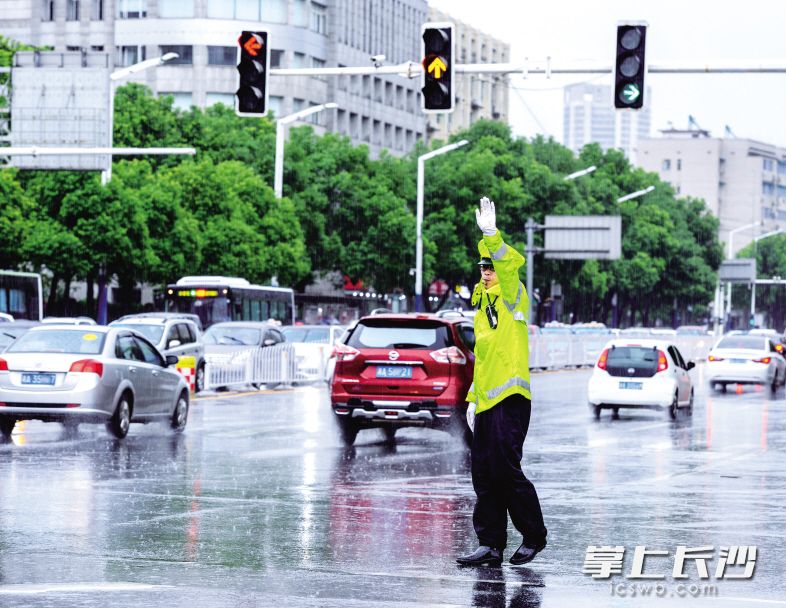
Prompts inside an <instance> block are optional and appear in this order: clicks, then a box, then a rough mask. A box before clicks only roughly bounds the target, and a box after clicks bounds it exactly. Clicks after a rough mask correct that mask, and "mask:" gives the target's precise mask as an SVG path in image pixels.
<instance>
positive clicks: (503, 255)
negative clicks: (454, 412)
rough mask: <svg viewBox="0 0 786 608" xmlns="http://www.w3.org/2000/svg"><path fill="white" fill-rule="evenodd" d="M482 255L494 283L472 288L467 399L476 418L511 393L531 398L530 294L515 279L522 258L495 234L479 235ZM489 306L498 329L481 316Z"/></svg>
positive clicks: (522, 260)
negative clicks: (471, 366)
mask: <svg viewBox="0 0 786 608" xmlns="http://www.w3.org/2000/svg"><path fill="white" fill-rule="evenodd" d="M478 251H479V252H480V256H481V257H489V258H491V259H492V260H493V261H494V270H495V271H496V273H497V278H498V279H499V283H498V284H497V285H494V286H493V287H491V288H490V289H488V290H486V289H484V287H483V283H478V284H477V285H475V290H474V292H473V294H472V304H473V305H475V306H478V304H479V307H478V311H477V313H476V314H475V376H474V379H473V383H472V386H471V387H470V389H469V393H468V394H467V401H470V402H473V403H476V404H477V407H476V409H475V414H480V413H481V412H484V411H486V410H489V409H491V408H492V407H494V406H495V405H497V404H498V403H499V402H500V401H502V400H503V399H505V398H506V397H510V396H511V395H516V394H519V395H524V396H525V397H526V398H527V399H531V398H532V396H531V394H530V386H529V332H528V329H527V320H528V319H527V316H528V315H529V296H528V295H527V290H526V289H525V288H524V285H523V284H522V282H521V281H520V280H519V268H520V267H522V266H523V265H524V258H523V257H522V255H521V254H520V253H519V252H518V251H516V250H515V249H513V247H511V246H510V245H506V244H505V242H504V241H503V240H502V236H501V235H500V233H499V231H497V232H496V233H495V234H494V235H493V236H484V237H483V240H482V241H480V243H479V244H478ZM489 303H491V304H492V305H493V306H494V308H495V309H496V311H497V319H498V323H497V328H496V329H492V328H491V326H490V325H489V321H488V318H487V316H486V312H485V311H486V306H488V305H489Z"/></svg>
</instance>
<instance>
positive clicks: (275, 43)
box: [0, 0, 428, 155]
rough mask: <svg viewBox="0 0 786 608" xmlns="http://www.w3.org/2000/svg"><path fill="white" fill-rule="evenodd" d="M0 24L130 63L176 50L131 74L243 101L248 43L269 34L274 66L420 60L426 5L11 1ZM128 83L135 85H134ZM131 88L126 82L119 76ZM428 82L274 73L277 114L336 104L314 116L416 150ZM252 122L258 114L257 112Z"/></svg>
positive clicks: (182, 90)
mask: <svg viewBox="0 0 786 608" xmlns="http://www.w3.org/2000/svg"><path fill="white" fill-rule="evenodd" d="M2 5H3V9H4V10H3V11H2V13H1V14H0V31H2V32H3V35H5V36H7V37H8V38H11V39H14V40H18V41H20V42H25V43H29V44H33V45H41V46H43V45H47V46H51V47H53V49H54V50H55V51H75V50H86V51H91V50H92V51H104V52H109V53H111V54H113V55H114V56H115V58H116V60H115V63H116V65H117V66H118V67H121V66H128V65H132V64H134V63H137V62H139V61H142V60H144V59H149V58H152V57H157V56H160V55H162V54H163V53H167V52H176V53H178V55H179V57H178V59H176V60H174V61H172V62H169V63H167V64H165V65H163V66H161V67H158V68H156V69H150V70H145V71H143V72H140V73H139V74H135V75H132V76H130V77H129V78H128V79H127V80H128V81H137V82H141V83H144V84H146V85H147V86H149V87H150V88H151V89H152V90H153V91H154V93H156V94H158V95H164V94H166V95H171V96H172V97H173V98H174V103H175V106H177V107H181V108H187V107H190V106H192V105H194V106H197V107H201V108H204V107H207V106H209V105H212V104H214V103H224V104H226V105H228V106H231V107H234V92H235V90H236V88H237V71H236V69H235V66H236V63H237V39H238V36H239V34H240V32H241V31H242V30H266V31H268V32H269V41H270V46H271V54H270V57H271V68H319V67H327V66H357V65H371V61H370V57H371V56H374V55H380V54H383V55H385V56H386V58H387V63H402V62H405V61H410V60H411V61H418V60H419V54H420V29H421V26H422V24H423V23H424V22H425V21H427V18H428V5H427V3H426V1H425V0H5V1H4V2H3V3H2ZM124 82H125V81H124ZM119 84H122V83H119ZM419 88H420V82H419V79H411V80H410V79H407V78H403V77H400V76H398V75H390V76H387V75H385V76H382V75H380V76H375V75H368V76H352V77H344V76H342V77H336V76H329V77H326V76H273V75H271V76H270V78H269V100H270V108H271V110H272V111H273V112H274V113H275V114H276V115H278V116H283V115H286V114H289V113H292V112H296V111H298V110H301V109H304V108H306V107H309V106H312V105H315V104H320V103H325V102H330V101H333V102H336V103H338V105H339V108H338V109H337V110H331V111H325V112H320V113H318V114H314V115H312V116H311V117H309V119H308V120H309V122H312V123H313V124H314V125H315V128H316V130H317V131H318V132H323V131H324V130H331V131H335V132H338V133H341V134H345V135H348V136H349V137H350V138H351V140H352V142H353V143H355V144H366V145H368V146H369V148H370V150H371V153H372V154H374V155H376V154H379V153H380V152H381V151H382V150H383V149H388V150H389V151H390V152H391V153H393V154H397V155H399V154H404V153H406V152H408V151H409V150H410V149H411V148H412V147H413V146H414V145H415V142H416V141H417V140H418V139H423V138H424V137H425V136H426V118H425V116H424V115H423V113H422V112H421V111H420V99H419ZM248 120H252V119H248Z"/></svg>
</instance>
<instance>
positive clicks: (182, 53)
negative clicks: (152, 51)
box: [161, 44, 194, 65]
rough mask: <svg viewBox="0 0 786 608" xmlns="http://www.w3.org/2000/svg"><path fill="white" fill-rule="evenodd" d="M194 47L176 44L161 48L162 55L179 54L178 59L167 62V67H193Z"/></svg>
mask: <svg viewBox="0 0 786 608" xmlns="http://www.w3.org/2000/svg"><path fill="white" fill-rule="evenodd" d="M193 49H194V47H192V46H188V45H184V44H174V45H168V46H161V54H162V55H165V54H166V53H177V54H178V57H176V58H175V59H170V60H169V61H167V62H166V64H167V65H191V64H192V63H193V62H194V53H193Z"/></svg>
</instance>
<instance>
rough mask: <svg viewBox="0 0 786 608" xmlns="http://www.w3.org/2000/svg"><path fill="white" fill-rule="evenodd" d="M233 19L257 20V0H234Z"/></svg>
mask: <svg viewBox="0 0 786 608" xmlns="http://www.w3.org/2000/svg"><path fill="white" fill-rule="evenodd" d="M235 19H244V20H247V21H259V0H235Z"/></svg>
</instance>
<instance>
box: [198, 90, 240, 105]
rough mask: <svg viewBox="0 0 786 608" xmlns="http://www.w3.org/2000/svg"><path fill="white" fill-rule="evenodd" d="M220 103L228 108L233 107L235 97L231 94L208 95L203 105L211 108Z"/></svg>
mask: <svg viewBox="0 0 786 608" xmlns="http://www.w3.org/2000/svg"><path fill="white" fill-rule="evenodd" d="M217 103H222V104H224V105H225V106H226V107H228V108H234V107H235V96H234V95H233V94H232V93H208V94H207V95H206V96H205V105H206V106H213V105H215V104H217Z"/></svg>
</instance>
